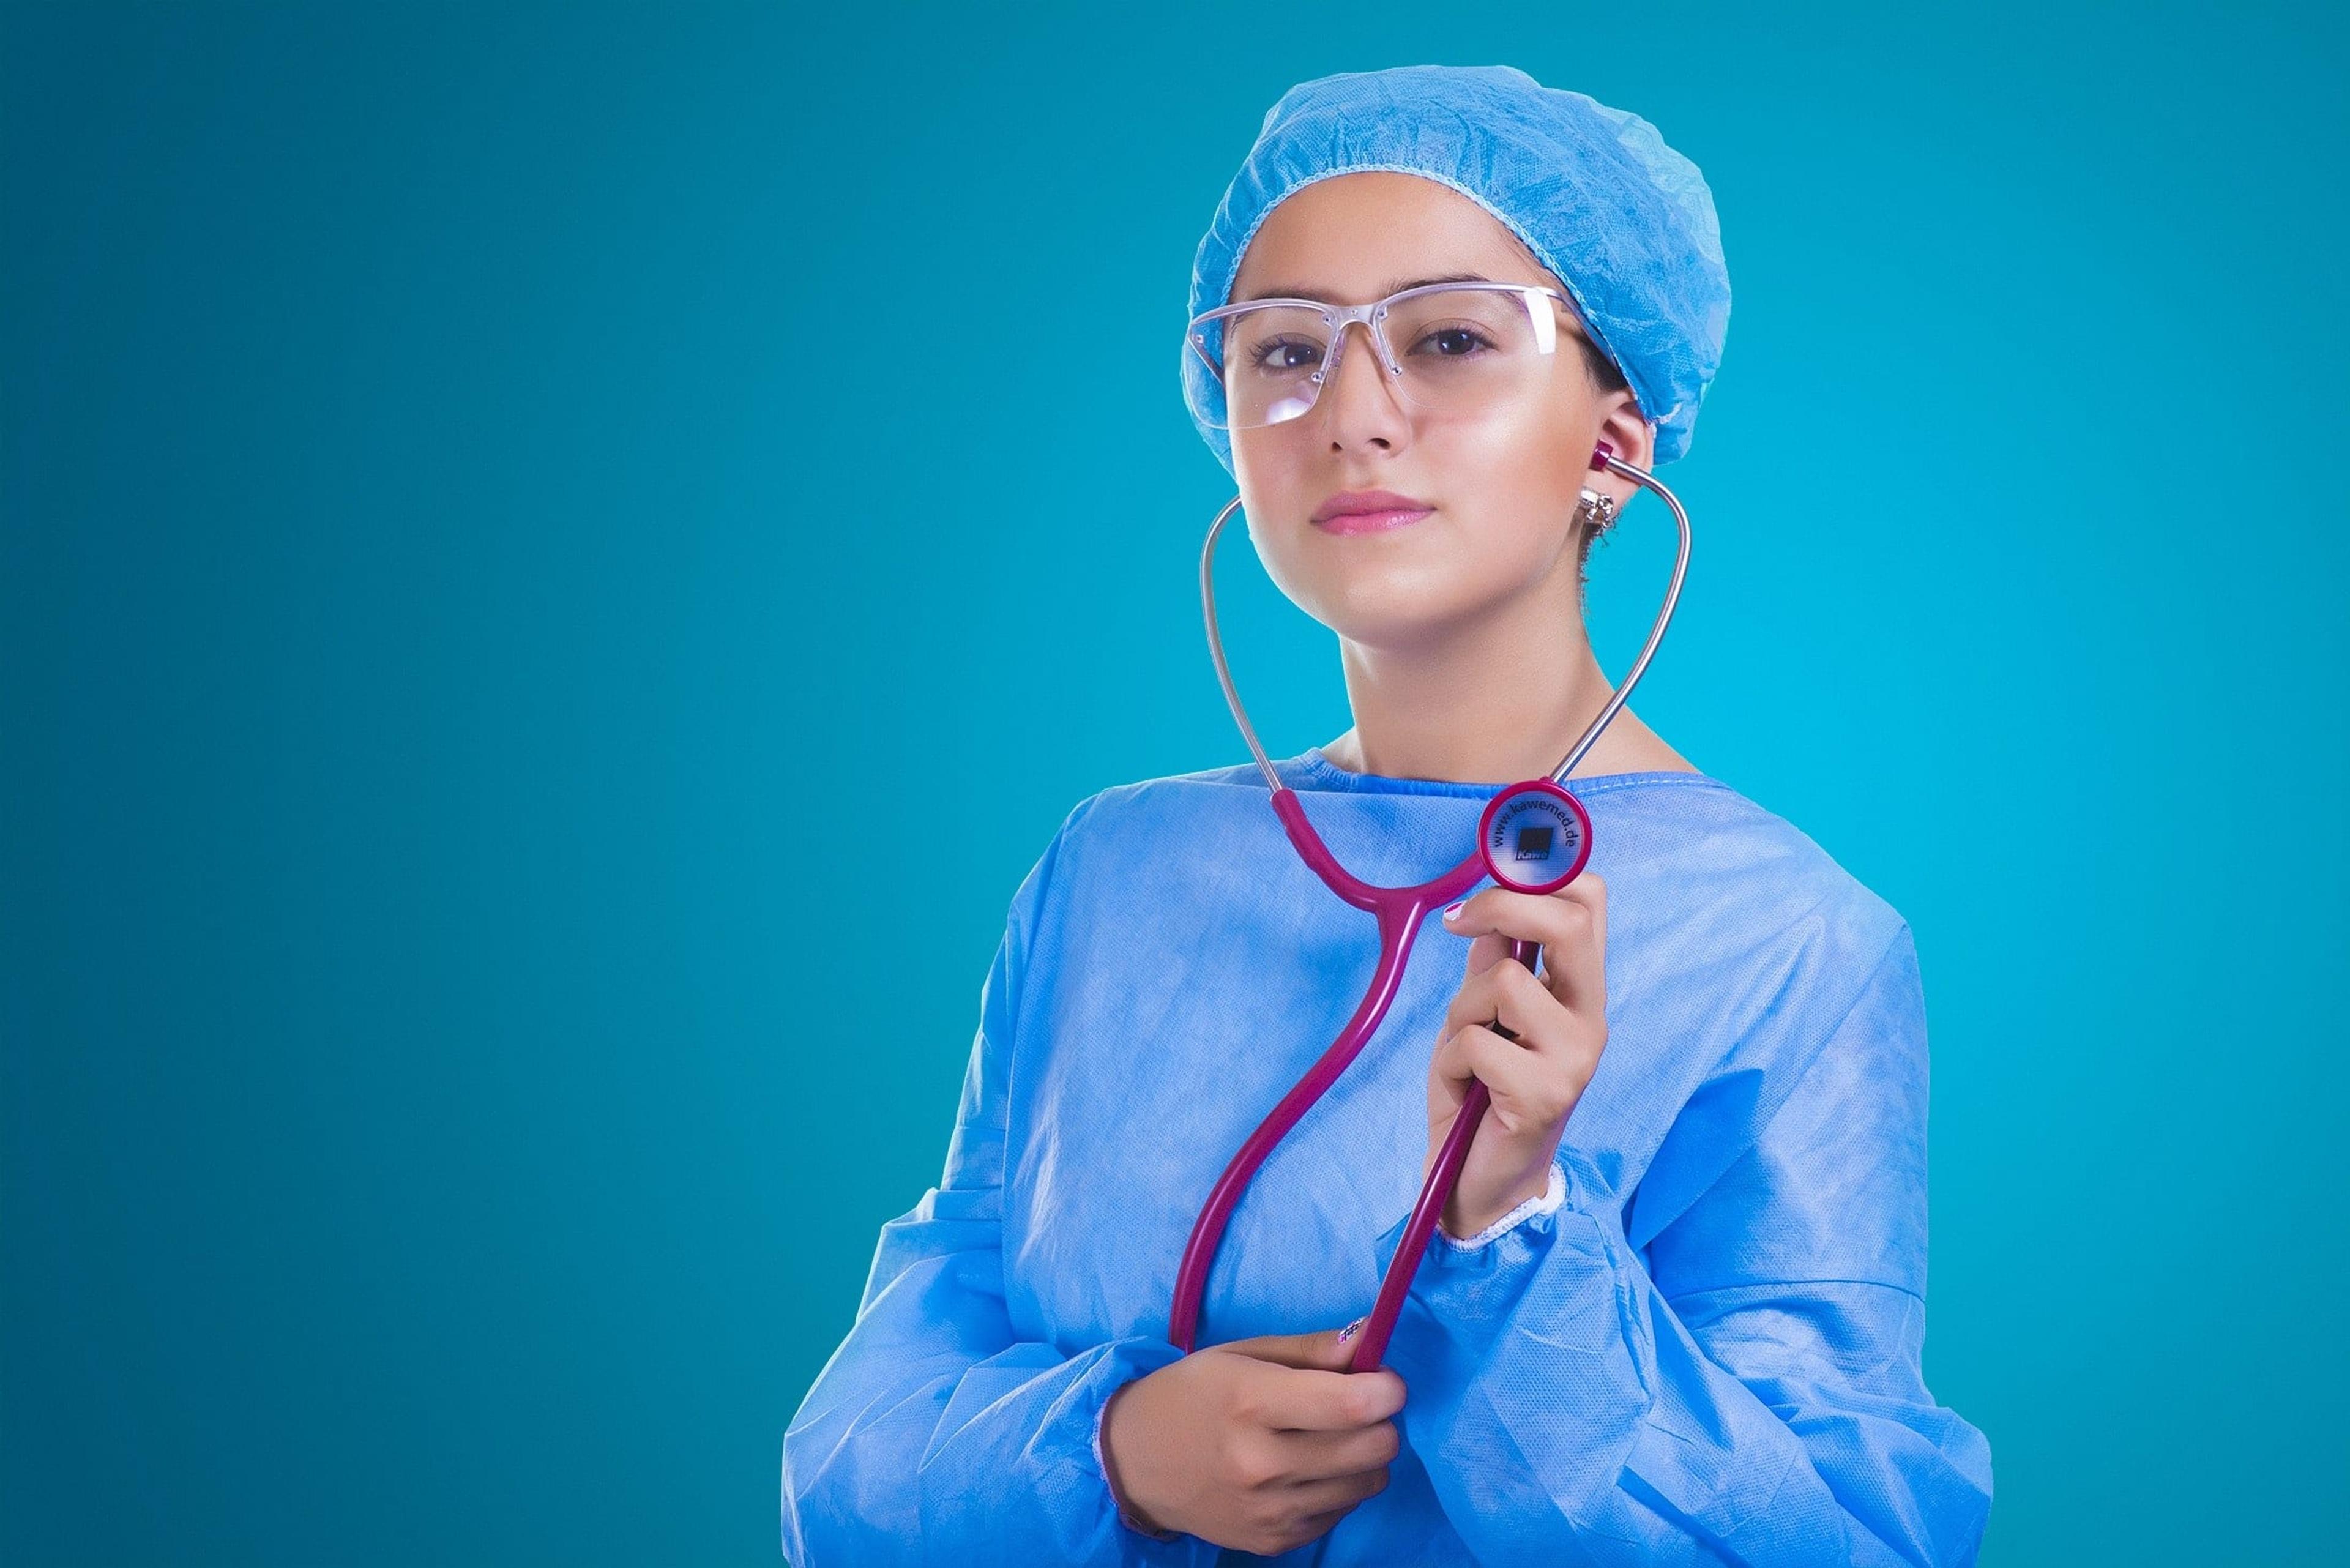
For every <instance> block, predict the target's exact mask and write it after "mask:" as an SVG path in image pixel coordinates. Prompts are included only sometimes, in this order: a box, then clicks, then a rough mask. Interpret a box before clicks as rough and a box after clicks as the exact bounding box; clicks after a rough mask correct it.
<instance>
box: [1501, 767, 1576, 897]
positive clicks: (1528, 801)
mask: <svg viewBox="0 0 2350 1568" xmlns="http://www.w3.org/2000/svg"><path fill="white" fill-rule="evenodd" d="M1477 847H1478V850H1479V852H1480V853H1482V855H1483V856H1484V857H1485V869H1486V870H1487V871H1488V872H1490V873H1491V874H1492V878H1493V880H1494V881H1496V882H1498V883H1500V884H1501V885H1502V886H1503V887H1504V888H1510V889H1512V890H1513V891H1515V892H1520V893H1555V892H1557V891H1558V890H1559V889H1560V888H1564V887H1565V886H1566V885H1567V884H1568V883H1569V882H1572V881H1574V880H1575V877H1577V876H1578V875H1580V874H1581V872H1582V870H1583V866H1584V862H1586V860H1589V859H1590V858H1591V814H1590V813H1589V812H1587V811H1586V810H1584V809H1583V803H1582V802H1581V801H1579V800H1577V799H1575V797H1574V796H1573V795H1571V794H1567V792H1566V791H1565V790H1564V789H1562V788H1560V787H1559V786H1558V785H1557V784H1554V783H1552V782H1551V781H1550V780H1549V779H1528V780H1527V781H1526V782H1525V783H1523V784H1512V785H1511V786H1510V787H1509V788H1507V789H1505V790H1503V791H1502V793H1501V794H1497V795H1495V796H1494V797H1493V798H1492V800H1490V801H1487V802H1486V803H1485V812H1484V815H1482V816H1481V817H1479V818H1478V819H1477Z"/></svg>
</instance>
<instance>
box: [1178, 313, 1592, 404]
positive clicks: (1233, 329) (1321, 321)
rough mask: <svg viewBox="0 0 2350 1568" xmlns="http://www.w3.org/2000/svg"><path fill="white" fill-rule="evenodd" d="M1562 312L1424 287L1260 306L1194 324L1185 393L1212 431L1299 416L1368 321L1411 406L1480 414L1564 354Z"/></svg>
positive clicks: (1392, 378) (1391, 378) (1186, 350)
mask: <svg viewBox="0 0 2350 1568" xmlns="http://www.w3.org/2000/svg"><path fill="white" fill-rule="evenodd" d="M1554 304H1555V305H1561V306H1565V307H1566V309H1567V312H1568V315H1569V317H1570V318H1571V319H1573V320H1574V321H1575V323H1576V328H1575V329H1580V325H1581V317H1580V314H1579V313H1578V312H1576V311H1575V302H1574V301H1573V300H1571V299H1569V298H1568V297H1567V296H1565V295H1564V294H1561V293H1560V292H1559V291H1558V290H1557V289H1555V288H1545V287H1543V286H1540V285H1537V284H1530V283H1486V282H1477V283H1437V284H1423V285H1421V286H1419V287H1418V288H1407V289H1405V290H1403V291H1402V292H1401V293H1399V294H1391V295H1389V296H1388V297H1387V298H1385V299H1380V300H1374V301H1373V302H1372V303H1370V304H1368V305H1330V304H1326V303H1325V302H1323V301H1321V300H1318V299H1286V298H1284V299H1253V300H1248V301H1245V302H1243V303H1242V304H1239V305H1227V306H1222V308H1220V309H1216V310H1211V311H1208V312H1205V313H1204V314H1202V315H1201V316H1200V317H1196V318H1195V319H1194V320H1193V321H1192V322H1191V327H1190V329H1189V331H1188V333H1187V334H1186V336H1185V339H1184V344H1183V396H1184V398H1185V399H1186V400H1188V401H1189V402H1190V403H1191V411H1192V412H1193V413H1195V414H1197V415H1198V416H1199V417H1200V419H1201V421H1203V422H1204V423H1206V424H1207V425H1208V426H1209V427H1210V428H1211V429H1213V430H1226V431H1243V430H1256V429H1259V428H1261V427H1263V426H1265V425H1276V424H1280V423H1282V422H1283V421H1286V420H1294V419H1295V418H1297V417H1298V416H1299V415H1300V414H1303V413H1305V411H1306V410H1309V409H1311V408H1313V406H1314V400H1315V398H1316V397H1318V396H1319V395H1320V394H1321V391H1322V389H1323V388H1324V387H1325V386H1326V385H1327V384H1328V383H1329V382H1330V381H1331V380H1332V379H1334V378H1335V377H1336V375H1337V373H1338V364H1339V359H1340V356H1341V355H1343V354H1344V353H1345V351H1346V343H1347V324H1348V323H1350V322H1360V323H1361V324H1362V325H1363V327H1364V329H1365V330H1366V331H1367V332H1368V333H1369V335H1370V340H1371V346H1372V349H1373V351H1374V352H1375V353H1376V354H1377V355H1378V363H1379V365H1380V367H1381V368H1382V369H1385V370H1386V371H1387V373H1388V385H1389V386H1390V387H1392V388H1394V389H1395V390H1396V393H1397V395H1398V396H1399V398H1400V399H1401V400H1403V402H1404V403H1405V405H1406V406H1407V407H1409V408H1410V409H1411V410H1414V411H1416V412H1423V413H1429V414H1434V415H1439V416H1452V415H1474V414H1478V413H1482V412H1483V411H1484V410H1488V409H1491V408H1493V407H1496V406H1498V405H1500V404H1503V403H1505V402H1507V401H1509V400H1511V399H1513V398H1515V397H1517V396H1519V395H1521V394H1522V393H1523V392H1525V391H1527V390H1528V389H1531V388H1532V387H1533V385H1534V383H1535V382H1536V380H1537V379H1539V378H1540V376H1541V375H1542V374H1543V373H1544V369H1545V368H1546V366H1547V364H1548V362H1549V356H1550V355H1551V354H1553V353H1555V351H1556V349H1557V347H1558V339H1559V331H1558V316H1557V314H1556V312H1555V310H1554V309H1553V306H1554Z"/></svg>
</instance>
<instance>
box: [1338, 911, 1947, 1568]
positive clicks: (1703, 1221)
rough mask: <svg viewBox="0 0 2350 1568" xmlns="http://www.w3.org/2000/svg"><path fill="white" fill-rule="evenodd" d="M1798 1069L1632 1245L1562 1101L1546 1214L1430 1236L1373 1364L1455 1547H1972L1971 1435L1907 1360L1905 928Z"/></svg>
mask: <svg viewBox="0 0 2350 1568" xmlns="http://www.w3.org/2000/svg"><path fill="white" fill-rule="evenodd" d="M1801 1073H1802V1075H1801V1077H1800V1078H1799V1079H1798V1081H1797V1083H1796V1085H1795V1086H1794V1088H1793V1089H1792V1090H1790V1091H1789V1092H1788V1095H1787V1096H1786V1098H1785V1099H1784V1100H1783V1102H1782V1103H1781V1105H1780V1106H1779V1107H1778V1109H1777V1110H1775V1111H1774V1112H1773V1113H1771V1115H1770V1116H1769V1119H1768V1120H1767V1121H1766V1122H1764V1124H1763V1128H1762V1130H1761V1132H1760V1133H1759V1134H1758V1135H1757V1137H1756V1138H1755V1141H1754V1142H1753V1144H1752V1147H1749V1148H1748V1149H1747V1150H1746V1152H1745V1153H1744V1154H1743V1155H1742V1156H1741V1157H1739V1158H1738V1159H1737V1160H1736V1162H1735V1163H1734V1164H1731V1166H1729V1168H1727V1169H1726V1170H1725V1171H1724V1173H1723V1174H1722V1175H1721V1177H1720V1179H1717V1180H1715V1181H1714V1182H1713V1183H1712V1184H1711V1186H1710V1187H1709V1188H1707V1189H1706V1190H1705V1191H1704V1193H1703V1194H1702V1195H1701V1196H1700V1198H1699V1199H1697V1200H1696V1201H1695V1202H1694V1203H1692V1204H1691V1205H1690V1208H1689V1209H1688V1210H1686V1211H1684V1212H1683V1213H1682V1214H1681V1215H1680V1216H1679V1218H1678V1219H1676V1220H1674V1221H1673V1222H1672V1224H1671V1225H1670V1226H1669V1227H1668V1228H1667V1229H1666V1230H1665V1231H1662V1232H1661V1233H1659V1235H1658V1236H1657V1237H1656V1238H1655V1240H1654V1241H1653V1243H1652V1244H1651V1246H1650V1247H1649V1249H1648V1262H1646V1263H1644V1262H1643V1258H1642V1255H1641V1253H1639V1252H1638V1251H1635V1250H1634V1249H1633V1248H1632V1247H1631V1245H1630V1244H1629V1243H1628V1242H1627V1240H1626V1237H1625V1231H1624V1228H1623V1222H1622V1218H1621V1216H1622V1212H1623V1208H1624V1203H1623V1200H1622V1199H1621V1198H1620V1197H1619V1196H1618V1195H1617V1193H1615V1192H1613V1191H1611V1190H1609V1189H1608V1187H1607V1181H1606V1179H1605V1178H1604V1177H1603V1176H1602V1174H1601V1172H1600V1171H1599V1169H1598V1168H1596V1165H1595V1164H1594V1163H1593V1162H1592V1161H1589V1160H1586V1159H1584V1158H1581V1157H1580V1156H1579V1154H1578V1152H1577V1150H1576V1149H1575V1147H1574V1125H1573V1118H1572V1117H1570V1118H1569V1121H1568V1130H1567V1137H1566V1139H1565V1142H1564V1143H1563V1144H1562V1146H1561V1150H1560V1155H1559V1158H1557V1160H1556V1161H1555V1162H1554V1167H1553V1181H1554V1184H1555V1185H1557V1184H1563V1185H1564V1188H1565V1193H1564V1198H1563V1200H1562V1201H1561V1202H1560V1203H1559V1204H1558V1205H1557V1206H1556V1207H1555V1209H1551V1210H1543V1209H1542V1208H1540V1207H1539V1206H1536V1207H1535V1208H1534V1209H1532V1210H1529V1211H1528V1212H1527V1213H1526V1214H1525V1215H1524V1216H1523V1218H1522V1219H1521V1220H1519V1221H1518V1222H1517V1223H1515V1224H1513V1225H1512V1226H1510V1227H1509V1228H1507V1229H1506V1230H1504V1231H1502V1233H1501V1234H1499V1235H1495V1236H1492V1239H1491V1240H1489V1241H1486V1242H1485V1243H1484V1244H1483V1245H1482V1246H1477V1247H1473V1248H1471V1247H1463V1246H1461V1245H1460V1244H1458V1243H1453V1242H1449V1241H1446V1240H1445V1239H1444V1238H1443V1237H1441V1236H1440V1235H1438V1236H1431V1237H1430V1243H1429V1250H1428V1251H1427V1253H1426V1254H1425V1255H1424V1257H1423V1261H1422V1264H1421V1267H1420V1271H1419V1275H1418V1276H1417V1278H1416V1279H1415V1281H1414V1282H1413V1285H1412V1289H1411V1293H1410V1294H1409V1296H1408V1297H1407V1298H1406V1303H1405V1308H1404V1314H1403V1316H1402V1318H1401V1319H1400V1321H1399V1324H1398V1327H1397V1332H1396V1334H1395V1337H1394V1339H1393V1340H1392V1341H1391V1343H1390V1345H1389V1347H1388V1365H1389V1366H1392V1367H1393V1368H1394V1369H1395V1371H1396V1372H1397V1373H1398V1374H1399V1376H1402V1377H1403V1379H1404V1381H1405V1384H1406V1386H1407V1387H1408V1389H1409V1394H1408V1396H1407V1403H1406V1405H1405V1407H1404V1410H1403V1414H1402V1416H1401V1417H1400V1422H1399V1424H1400V1426H1401V1428H1402V1429H1403V1433H1404V1437H1405V1439H1406V1441H1408V1442H1409V1444H1410V1445H1411V1447H1412V1449H1413V1451H1414V1452H1415V1453H1416V1454H1418V1455H1419V1457H1420V1458H1421V1459H1422V1460H1423V1461H1424V1462H1425V1463H1426V1465H1427V1468H1428V1472H1429V1478H1430V1483H1431V1484H1432V1485H1433V1487H1434V1488H1435V1490H1436V1493H1437V1497H1438V1500H1439V1502H1440V1505H1441V1506H1442V1508H1443V1510H1444V1511H1445V1514H1446V1516H1447V1518H1448V1520H1449V1521H1450V1522H1451V1525H1452V1527H1453V1529H1454V1530H1455V1531H1456V1532H1459V1534H1460V1535H1461V1538H1462V1540H1463V1541H1464V1542H1467V1543H1468V1546H1469V1548H1470V1550H1471V1552H1472V1553H1473V1554H1474V1556H1475V1558H1476V1560H1477V1561H1478V1562H1480V1563H1535V1562H1544V1563H1592V1564H1608V1565H1613V1564H1627V1565H1628V1564H1633V1563H1640V1564H1655V1563H1675V1564H1679V1563H1751V1564H1755V1565H1757V1568H1777V1565H1781V1564H1785V1565H1790V1568H1792V1565H1796V1564H1801V1565H1803V1568H1818V1565H1820V1564H1825V1563H1866V1564H1901V1563H1911V1564H1936V1565H1944V1564H1964V1563H1973V1562H1974V1561H1975V1558H1976V1553H1977V1551H1978V1549H1979V1548H1980V1545H1981V1538H1982V1533H1983V1529H1984V1525H1985V1522H1986V1520H1987V1517H1988V1514H1989V1511H1990V1508H1991V1449H1990V1446H1989V1444H1988V1443H1987V1442H1986V1441H1985V1440H1984V1438H1983V1436H1982V1434H1981V1432H1979V1431H1978V1430H1976V1429H1975V1428H1973V1427H1971V1426H1970V1425H1968V1424H1967V1423H1966V1422H1965V1421H1964V1420H1962V1419H1960V1417H1959V1416H1958V1415H1957V1414H1956V1412H1954V1411H1951V1410H1949V1409H1947V1408H1943V1407H1939V1406H1938V1405H1936V1404H1935V1402H1934V1400H1933V1398H1932V1397H1931V1395H1930V1394H1929V1392H1928V1391H1927V1388H1926V1386H1925V1383H1924V1380H1923V1376H1922V1372H1921V1369H1920V1366H1919V1355H1920V1353H1921V1350H1922V1348H1923V1344H1924V1336H1925V1302H1924V1299H1923V1294H1922V1293H1923V1291H1924V1288H1925V1279H1924V1268H1925V1231H1926V1090H1927V1055H1926V1033H1925V1012H1924V1000H1923V995H1922V992H1921V988H1920V983H1919V977H1918V960H1917V950H1916V946H1915V942H1914V940H1913V938H1912V936H1911V933H1910V930H1909V928H1908V926H1907V925H1906V924H1905V925H1903V926H1902V927H1901V928H1900V929H1898V931H1897V932H1896V933H1895V935H1894V938H1893V940H1892V941H1891V943H1890V945H1889V946H1888V947H1887V949H1886V950H1885V952H1884V953H1883V955H1882V956H1881V957H1880V958H1879V959H1878V961H1877V963H1876V964H1875V966H1874V968H1873V970H1872V971H1871V972H1870V973H1869V975H1868V977H1867V980H1866V983H1865V984H1864V985H1863V986H1862V988H1861V991H1860V992H1859V994H1858V996H1857V997H1856V999H1855V1001H1854V1002H1853V1004H1852V1006H1851V1008H1850V1009H1849V1010H1848V1011H1847V1012H1845V1013H1844V1015H1843V1017H1842V1019H1841V1022H1839V1023H1837V1024H1836V1025H1835V1028H1834V1030H1833V1032H1832V1033H1830V1035H1829V1037H1828V1038H1827V1040H1826V1042H1825V1044H1824V1045H1823V1047H1822V1048H1821V1049H1820V1050H1819V1052H1818V1053H1817V1054H1816V1055H1815V1056H1814V1058H1813V1059H1812V1060H1811V1062H1810V1063H1809V1064H1807V1065H1805V1066H1804V1067H1803V1068H1802V1069H1801ZM1407 1218H1408V1217H1407ZM1404 1223H1405V1221H1404V1220H1398V1221H1397V1222H1396V1224H1395V1225H1393V1226H1392V1227H1390V1228H1389V1229H1388V1231H1387V1232H1386V1234H1385V1235H1384V1236H1383V1237H1382V1238H1381V1240H1380V1242H1379V1255H1380V1257H1381V1258H1383V1259H1384V1258H1385V1257H1387V1256H1389V1255H1390V1254H1392V1252H1393V1251H1394V1249H1395V1247H1396V1245H1397V1244H1398V1242H1399V1240H1400V1239H1401V1236H1402V1232H1403V1229H1404ZM1651 1266H1653V1268H1654V1271H1655V1272H1654V1274H1653V1275H1652V1274H1651V1272H1650V1267H1651Z"/></svg>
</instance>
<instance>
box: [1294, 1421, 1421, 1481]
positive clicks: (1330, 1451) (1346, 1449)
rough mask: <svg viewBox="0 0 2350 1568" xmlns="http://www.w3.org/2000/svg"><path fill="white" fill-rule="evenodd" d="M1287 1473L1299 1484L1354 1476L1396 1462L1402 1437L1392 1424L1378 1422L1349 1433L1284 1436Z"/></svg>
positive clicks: (1309, 1433)
mask: <svg viewBox="0 0 2350 1568" xmlns="http://www.w3.org/2000/svg"><path fill="white" fill-rule="evenodd" d="M1281 1440H1282V1441H1283V1442H1284V1443H1285V1444H1287V1445H1288V1446H1289V1453H1290V1460H1289V1464H1290V1471H1291V1473H1292V1474H1293V1475H1295V1477H1296V1478H1297V1479H1298V1480H1323V1479H1325V1478H1326V1477H1330V1476H1347V1475H1355V1474H1357V1473H1358V1472H1360V1471H1363V1470H1370V1469H1378V1468H1379V1467H1380V1466H1381V1465H1387V1464H1392V1463H1394V1462H1395V1457H1396V1454H1397V1452H1398V1451H1399V1449H1401V1448H1402V1447H1403V1436H1402V1434H1401V1433H1400V1432H1399V1431H1397V1429H1396V1424H1395V1423H1394V1422H1393V1421H1391V1420H1390V1421H1380V1422H1378V1423H1376V1424H1375V1425H1372V1426H1368V1427H1361V1428H1356V1429H1355V1430H1353V1431H1350V1432H1284V1433H1283V1434H1281Z"/></svg>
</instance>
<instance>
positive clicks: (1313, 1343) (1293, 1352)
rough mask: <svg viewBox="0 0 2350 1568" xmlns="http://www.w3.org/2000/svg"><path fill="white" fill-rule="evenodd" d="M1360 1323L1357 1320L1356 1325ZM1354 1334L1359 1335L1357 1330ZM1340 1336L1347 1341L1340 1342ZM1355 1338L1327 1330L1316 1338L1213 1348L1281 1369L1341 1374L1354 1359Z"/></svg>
mask: <svg viewBox="0 0 2350 1568" xmlns="http://www.w3.org/2000/svg"><path fill="white" fill-rule="evenodd" d="M1360 1321H1361V1320H1360V1319H1357V1324H1359V1323H1360ZM1348 1326H1349V1327H1355V1326H1356V1325H1355V1324H1349V1325H1348ZM1356 1332H1357V1333H1359V1332H1360V1330H1359V1328H1357V1329H1356ZM1340 1334H1346V1335H1347V1337H1346V1338H1344V1339H1341V1338H1339V1337H1338V1336H1339V1335H1340ZM1354 1340H1355V1335H1354V1334H1349V1333H1347V1329H1339V1328H1326V1329H1323V1330H1320V1331H1319V1332H1317V1333H1315V1334H1259V1335H1258V1336H1257V1337H1255V1338H1254V1339H1235V1340H1232V1341H1231V1342H1230V1343H1229V1344H1225V1345H1218V1346H1217V1347H1216V1348H1217V1349H1219V1350H1229V1351H1232V1352H1235V1353H1236V1354H1238V1355H1247V1356H1253V1357H1254V1358H1255V1359H1256V1360H1259V1361H1271V1362H1274V1363H1276V1364H1278V1365H1280V1366H1302V1367H1304V1368H1305V1369H1306V1370H1308V1371H1313V1372H1344V1371H1346V1370H1347V1365H1348V1363H1349V1362H1350V1361H1352V1359H1353V1358H1354V1355H1355V1345H1354Z"/></svg>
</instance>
